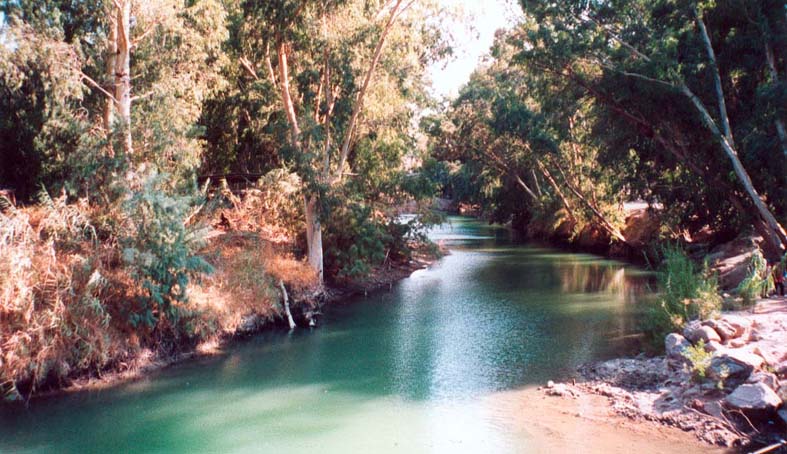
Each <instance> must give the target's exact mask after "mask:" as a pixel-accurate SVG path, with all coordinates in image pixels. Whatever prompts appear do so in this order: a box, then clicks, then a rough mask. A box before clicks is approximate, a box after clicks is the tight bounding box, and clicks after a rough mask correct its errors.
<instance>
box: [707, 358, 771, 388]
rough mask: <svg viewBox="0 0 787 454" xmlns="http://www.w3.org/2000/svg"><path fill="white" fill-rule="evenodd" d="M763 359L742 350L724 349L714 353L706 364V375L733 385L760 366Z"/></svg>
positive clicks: (742, 380)
mask: <svg viewBox="0 0 787 454" xmlns="http://www.w3.org/2000/svg"><path fill="white" fill-rule="evenodd" d="M762 363H763V359H762V358H761V357H759V356H757V355H755V354H753V353H749V352H747V351H742V350H724V351H720V352H718V353H716V354H714V356H713V358H711V360H710V366H708V370H707V374H708V377H709V378H711V379H713V380H719V381H722V382H724V386H725V387H735V386H738V385H740V384H742V383H743V382H745V381H746V380H747V379H748V378H749V376H750V375H751V373H752V372H754V371H755V370H756V369H759V368H760V366H762Z"/></svg>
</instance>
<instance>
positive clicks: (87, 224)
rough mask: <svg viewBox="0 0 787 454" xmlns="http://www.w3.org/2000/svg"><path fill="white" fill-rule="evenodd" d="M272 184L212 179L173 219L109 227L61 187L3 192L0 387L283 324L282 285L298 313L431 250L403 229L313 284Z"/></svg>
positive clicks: (142, 364)
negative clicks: (389, 245) (24, 202)
mask: <svg viewBox="0 0 787 454" xmlns="http://www.w3.org/2000/svg"><path fill="white" fill-rule="evenodd" d="M279 183H280V182H279ZM279 183H277V184H279ZM278 189H279V190H277V188H272V187H269V186H265V185H264V184H261V185H259V186H258V187H256V188H255V189H252V190H249V191H245V192H244V193H243V194H242V195H240V194H237V195H236V194H233V193H231V192H230V191H228V190H227V188H224V189H223V190H220V191H216V192H215V193H213V194H212V195H211V196H210V197H208V198H206V199H205V200H203V201H202V202H201V203H200V204H196V205H195V206H194V207H193V208H192V209H191V210H189V211H188V212H187V214H186V215H185V216H183V217H182V221H177V220H175V221H172V220H171V219H170V221H172V222H173V223H174V224H175V228H172V227H166V226H161V225H158V224H156V223H154V222H153V220H157V221H156V222H159V223H161V222H163V221H162V219H164V220H166V216H163V215H159V216H158V217H156V216H151V217H150V219H147V218H145V217H144V216H143V215H144V213H136V214H138V215H140V216H137V217H135V218H134V219H129V220H128V221H129V222H128V225H122V226H118V225H117V224H118V223H120V221H118V220H119V219H122V217H121V216H120V215H119V214H117V213H114V212H113V211H112V210H111V209H108V208H107V207H96V206H91V205H88V204H87V203H86V202H72V203H67V201H66V198H65V197H61V198H56V199H52V198H51V197H48V196H44V197H42V201H41V203H39V204H36V205H34V206H28V207H15V206H13V205H12V204H10V203H8V202H7V201H6V203H4V204H3V209H2V212H0V327H1V328H2V330H0V347H1V348H2V350H1V351H0V383H2V388H0V389H1V390H2V397H3V399H4V400H7V401H14V400H26V399H28V398H29V397H31V396H33V395H37V394H42V393H46V392H50V391H53V390H58V389H62V388H67V387H70V386H85V385H93V384H95V383H97V382H98V383H102V382H111V381H115V380H117V379H122V378H129V377H134V376H138V375H140V374H142V373H144V372H145V371H147V370H149V369H151V368H157V367H161V366H163V365H166V364H169V363H171V362H173V361H176V360H178V359H180V358H184V357H188V356H190V355H192V354H194V353H195V352H196V353H208V352H210V351H211V350H215V349H216V348H218V347H221V346H222V345H223V344H225V343H226V342H227V341H228V340H230V339H233V338H235V337H237V336H239V335H248V334H251V333H255V332H258V331H260V330H263V329H273V328H276V327H280V326H286V322H285V320H286V315H285V309H284V305H283V304H282V301H283V300H282V298H283V293H284V292H286V293H287V295H288V298H289V301H290V303H291V304H290V306H291V311H292V314H293V316H294V318H295V319H296V321H298V323H299V324H300V325H301V326H305V325H306V324H307V323H308V320H307V318H308V317H309V316H310V315H311V313H313V312H317V311H318V306H319V305H321V304H323V303H325V302H326V301H328V300H330V298H331V297H332V296H334V297H338V296H340V295H347V294H348V293H351V292H355V291H368V290H371V289H374V288H377V287H381V286H386V285H388V284H389V283H391V282H393V281H394V280H397V279H401V278H403V277H405V276H407V275H409V273H410V272H411V271H412V269H414V267H420V266H423V263H424V262H423V260H428V259H429V258H431V257H433V256H434V255H433V254H432V252H433V251H432V250H431V248H429V247H424V246H422V245H423V243H421V242H419V241H409V240H406V241H405V242H404V243H403V244H405V246H404V247H405V248H406V249H403V251H402V252H404V253H399V254H390V253H389V254H387V255H386V256H385V260H381V261H379V263H378V262H370V263H369V264H368V265H367V268H365V269H364V273H362V274H357V275H346V276H342V277H341V278H331V280H330V281H329V284H330V286H333V287H335V288H333V289H331V288H330V286H329V287H327V288H326V287H322V286H320V285H319V282H318V279H317V276H316V273H315V272H314V271H313V269H312V268H311V267H309V266H308V264H307V263H305V262H304V260H303V259H302V258H301V257H300V253H301V252H300V251H301V248H300V246H299V238H298V236H297V235H296V234H294V233H293V232H294V231H295V230H296V229H295V228H293V227H292V224H293V223H297V222H298V220H299V219H298V217H297V215H296V216H294V217H293V212H294V211H295V207H294V205H291V204H289V202H288V201H289V200H291V197H289V196H290V195H291V194H288V193H287V191H286V190H281V189H282V188H280V187H279V188H278ZM141 211H144V210H141ZM153 212H155V210H153ZM143 219H147V221H145V220H143ZM284 220H287V221H286V222H285V221H284ZM108 223H109V225H108ZM141 226H143V227H145V228H143V227H141ZM421 239H422V238H421ZM399 241H401V238H400V239H399ZM419 245H421V246H419ZM283 290H284V292H283Z"/></svg>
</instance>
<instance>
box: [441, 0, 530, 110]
mask: <svg viewBox="0 0 787 454" xmlns="http://www.w3.org/2000/svg"><path fill="white" fill-rule="evenodd" d="M440 2H441V3H442V4H443V5H444V6H446V7H450V8H456V7H458V8H461V9H462V10H463V11H464V17H465V20H466V21H467V23H466V24H463V23H462V22H461V21H460V22H449V23H446V24H445V27H446V28H449V29H450V31H451V33H452V34H453V35H454V57H453V58H452V60H451V61H449V62H448V64H447V65H446V64H445V63H439V64H435V65H433V66H432V67H431V68H430V70H429V71H430V74H431V76H432V81H433V86H434V93H435V94H436V95H438V96H444V97H449V98H451V97H455V96H456V95H457V94H458V92H459V89H460V88H461V87H462V85H464V83H465V82H467V81H468V80H469V79H470V74H471V73H472V72H473V70H474V69H475V68H476V67H477V66H478V64H479V63H480V61H481V58H482V57H483V56H484V55H487V54H488V53H489V48H490V47H491V46H492V42H493V41H494V37H495V31H496V30H497V29H499V28H507V27H510V26H512V25H513V24H514V23H516V21H517V19H518V17H519V16H520V15H521V14H522V12H521V9H519V6H518V4H517V3H516V2H514V1H512V0H440Z"/></svg>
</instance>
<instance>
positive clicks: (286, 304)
mask: <svg viewBox="0 0 787 454" xmlns="http://www.w3.org/2000/svg"><path fill="white" fill-rule="evenodd" d="M279 288H281V296H282V300H283V304H284V313H285V314H287V322H288V323H289V324H290V330H293V329H295V326H296V325H295V320H293V319H292V313H290V298H289V297H288V296H287V289H286V288H284V281H282V280H280V281H279Z"/></svg>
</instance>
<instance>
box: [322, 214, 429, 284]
mask: <svg viewBox="0 0 787 454" xmlns="http://www.w3.org/2000/svg"><path fill="white" fill-rule="evenodd" d="M441 219H442V217H441V216H439V215H434V214H431V213H421V214H419V215H417V216H415V217H413V218H412V219H409V220H404V219H401V218H390V217H387V216H384V215H382V214H379V213H374V212H373V211H372V209H371V208H370V207H368V206H365V205H361V204H348V205H344V206H341V207H337V208H336V209H334V210H333V211H332V212H331V213H330V218H329V221H328V224H327V225H326V227H325V229H324V231H323V246H324V249H323V250H324V251H325V270H326V273H327V275H328V276H329V277H336V278H338V279H349V278H353V277H359V276H363V275H366V274H368V273H369V272H371V270H372V268H373V267H374V266H380V265H383V264H385V263H386V262H389V261H390V262H397V261H403V260H408V259H410V258H411V253H412V248H413V245H414V244H416V243H420V244H424V243H428V241H429V240H428V238H427V237H426V230H427V228H428V227H429V226H430V225H432V224H434V223H437V222H439V220H441Z"/></svg>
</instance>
